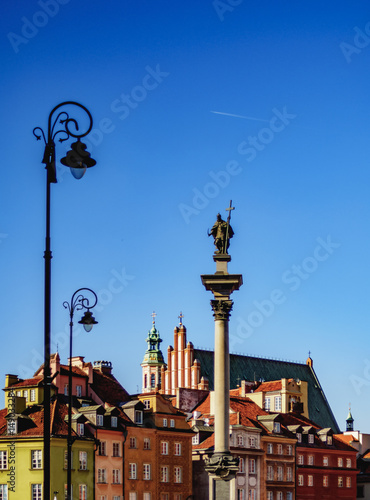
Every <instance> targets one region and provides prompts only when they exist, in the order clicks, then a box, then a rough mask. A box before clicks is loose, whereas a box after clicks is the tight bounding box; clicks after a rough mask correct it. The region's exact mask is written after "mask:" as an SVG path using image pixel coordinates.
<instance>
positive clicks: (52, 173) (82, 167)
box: [33, 101, 96, 500]
mask: <svg viewBox="0 0 370 500" xmlns="http://www.w3.org/2000/svg"><path fill="white" fill-rule="evenodd" d="M62 106H77V107H78V108H80V109H82V110H83V111H84V112H85V113H86V114H87V116H88V119H89V125H88V127H87V131H86V132H84V133H79V126H78V122H77V120H76V119H75V118H72V117H70V115H69V114H68V113H67V112H66V111H58V113H56V112H57V110H59V109H60V108H61V107H62ZM92 125H93V120H92V116H91V114H90V112H89V111H88V109H87V108H85V106H83V105H82V104H79V103H78V102H74V101H65V102H62V103H61V104H58V105H57V106H55V108H54V109H53V110H52V111H51V113H50V114H49V119H48V129H47V135H46V136H45V133H44V131H43V129H42V128H41V127H35V128H34V129H33V134H34V136H35V137H36V139H37V140H40V139H41V137H43V139H44V142H45V151H44V156H43V159H42V163H44V164H45V168H46V238H45V253H44V259H45V285H44V286H45V288H44V290H45V292H44V352H45V355H44V464H43V465H44V500H50V493H51V492H50V389H51V377H50V329H51V259H52V254H51V247H50V184H51V183H56V182H57V175H56V165H55V142H54V140H55V138H56V136H57V135H58V134H61V137H60V138H59V142H64V141H66V140H67V139H69V137H74V138H76V139H77V142H75V143H73V145H72V151H69V152H68V153H67V155H66V157H65V158H63V159H62V160H61V161H62V163H63V165H66V166H69V167H70V168H71V172H72V173H73V174H74V176H75V177H76V178H81V177H82V176H83V175H84V173H85V172H86V169H87V168H89V167H92V166H93V165H95V164H96V162H95V160H93V159H92V158H90V153H88V152H87V151H86V146H85V144H83V143H82V142H81V141H80V139H81V138H82V137H85V136H86V135H87V134H88V133H89V132H90V131H91V129H92ZM71 126H72V128H73V130H71V128H70V127H71ZM36 131H38V132H41V135H39V134H37V133H36Z"/></svg>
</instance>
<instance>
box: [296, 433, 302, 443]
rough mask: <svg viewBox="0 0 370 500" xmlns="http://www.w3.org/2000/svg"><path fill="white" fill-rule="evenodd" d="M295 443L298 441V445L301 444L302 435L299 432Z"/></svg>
mask: <svg viewBox="0 0 370 500" xmlns="http://www.w3.org/2000/svg"><path fill="white" fill-rule="evenodd" d="M297 441H298V443H302V433H301V432H297Z"/></svg>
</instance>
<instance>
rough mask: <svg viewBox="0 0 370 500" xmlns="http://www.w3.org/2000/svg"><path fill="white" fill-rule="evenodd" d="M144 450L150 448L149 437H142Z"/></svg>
mask: <svg viewBox="0 0 370 500" xmlns="http://www.w3.org/2000/svg"><path fill="white" fill-rule="evenodd" d="M144 450H150V438H144Z"/></svg>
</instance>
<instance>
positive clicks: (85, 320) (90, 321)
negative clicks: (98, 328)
mask: <svg viewBox="0 0 370 500" xmlns="http://www.w3.org/2000/svg"><path fill="white" fill-rule="evenodd" d="M79 323H80V324H81V325H83V327H84V329H85V331H86V332H91V330H92V327H93V326H94V325H97V324H98V322H97V321H95V318H94V316H93V315H92V312H90V311H86V312H85V313H84V315H83V316H82V318H81V320H80V321H79Z"/></svg>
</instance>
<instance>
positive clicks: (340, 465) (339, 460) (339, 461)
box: [338, 457, 343, 467]
mask: <svg viewBox="0 0 370 500" xmlns="http://www.w3.org/2000/svg"><path fill="white" fill-rule="evenodd" d="M338 467H343V458H340V457H339V458H338Z"/></svg>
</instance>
